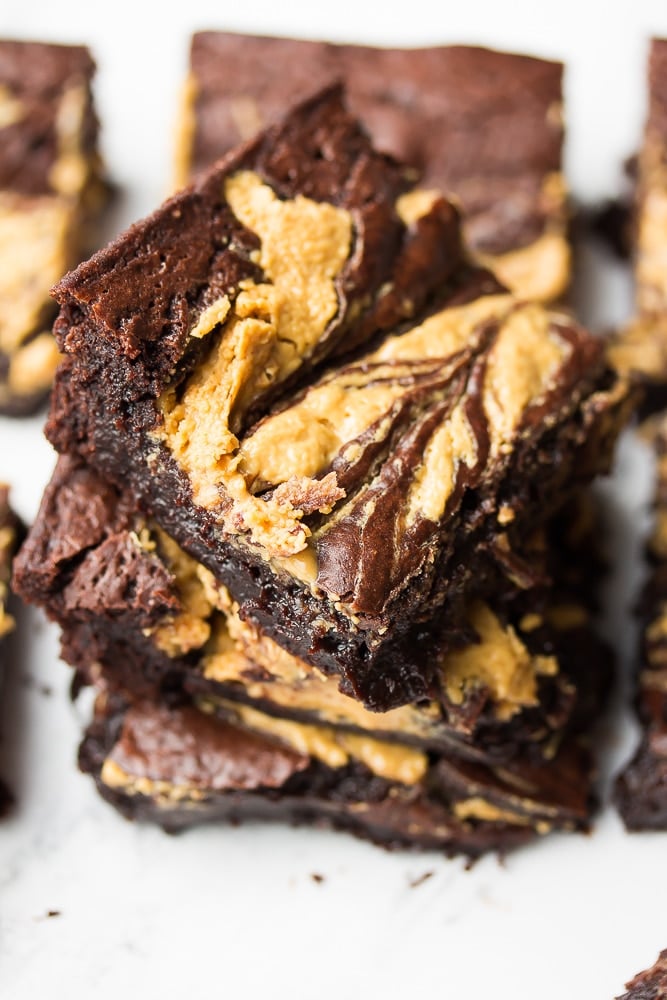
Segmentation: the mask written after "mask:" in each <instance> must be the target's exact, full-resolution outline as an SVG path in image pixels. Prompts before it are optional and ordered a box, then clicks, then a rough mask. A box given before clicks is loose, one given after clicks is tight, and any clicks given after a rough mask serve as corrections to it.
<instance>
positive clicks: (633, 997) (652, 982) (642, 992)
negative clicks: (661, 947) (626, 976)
mask: <svg viewBox="0 0 667 1000" xmlns="http://www.w3.org/2000/svg"><path fill="white" fill-rule="evenodd" d="M625 988H626V990H627V993H624V994H623V996H621V997H618V1000H663V998H664V997H667V951H661V952H660V955H659V957H658V960H657V961H656V962H655V964H654V965H652V966H651V968H650V969H646V970H645V971H644V972H640V973H638V975H636V976H635V977H634V979H631V980H630V982H629V983H626V984H625Z"/></svg>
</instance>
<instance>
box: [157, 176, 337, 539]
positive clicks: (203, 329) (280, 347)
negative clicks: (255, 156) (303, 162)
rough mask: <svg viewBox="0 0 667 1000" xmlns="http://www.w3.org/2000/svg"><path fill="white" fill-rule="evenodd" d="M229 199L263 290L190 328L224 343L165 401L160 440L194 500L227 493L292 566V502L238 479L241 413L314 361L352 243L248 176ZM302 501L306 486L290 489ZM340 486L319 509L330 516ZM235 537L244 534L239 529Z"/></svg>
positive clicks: (303, 201) (317, 215)
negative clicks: (251, 240)
mask: <svg viewBox="0 0 667 1000" xmlns="http://www.w3.org/2000/svg"><path fill="white" fill-rule="evenodd" d="M225 197H226V199H227V201H228V203H229V205H230V207H231V209H232V211H233V212H234V214H235V215H236V217H237V218H238V219H239V221H240V222H242V223H243V224H244V225H245V226H247V227H248V228H249V229H250V230H252V231H253V232H255V233H256V234H257V235H258V236H259V237H260V240H261V247H260V249H259V251H258V252H257V263H258V264H259V265H260V267H261V268H262V270H263V272H264V274H265V276H266V281H265V282H263V283H262V284H255V283H254V282H252V281H244V282H242V283H241V285H240V291H239V294H238V296H237V297H236V299H235V301H234V303H233V305H232V306H231V307H230V305H229V303H228V301H227V300H226V299H224V300H220V301H219V302H218V303H214V306H213V307H209V310H208V311H207V313H206V314H205V316H204V317H203V318H202V317H200V319H199V321H198V323H197V324H196V326H195V327H194V329H193V331H192V332H193V335H194V336H196V337H202V336H205V335H206V334H207V333H208V332H210V331H211V330H213V329H218V328H220V335H219V341H218V342H217V344H216V345H215V347H214V349H213V350H212V351H211V353H210V355H209V357H208V358H207V360H206V361H205V362H204V363H203V364H202V365H201V366H200V367H199V369H198V370H197V371H196V372H195V373H194V375H193V376H192V378H191V379H190V381H189V383H188V385H187V388H186V390H185V392H184V394H183V396H182V397H181V398H180V399H179V400H177V399H176V397H175V395H174V394H173V393H167V394H165V396H164V397H163V399H162V401H161V409H162V413H163V416H164V431H163V438H164V440H165V441H166V442H167V444H168V445H169V447H170V449H171V450H172V452H173V454H174V457H175V458H176V459H177V461H178V462H179V464H180V465H181V467H182V468H183V469H185V471H186V472H187V473H188V475H189V477H190V481H191V483H192V486H193V491H194V494H195V499H196V500H197V502H198V503H200V504H202V505H203V506H209V507H214V506H216V505H217V504H218V503H219V493H218V486H220V485H224V487H225V490H226V492H227V493H228V494H229V495H230V496H231V497H232V499H233V501H234V523H230V524H229V525H228V526H227V527H228V528H229V530H234V524H239V523H240V524H242V526H243V528H244V529H245V530H248V531H249V532H250V533H251V535H252V537H253V539H254V541H255V542H256V543H257V544H259V545H261V546H264V547H265V548H266V549H267V550H268V551H269V552H271V553H272V554H274V555H276V556H278V557H286V556H291V555H293V554H295V553H298V552H300V551H301V550H302V549H303V548H304V547H305V545H306V542H307V538H308V534H309V533H308V531H307V529H306V528H305V526H304V525H302V524H301V517H302V511H301V510H300V508H299V507H298V506H295V505H294V504H292V503H291V501H290V498H285V497H283V496H279V497H277V498H274V499H271V500H268V501H267V500H260V499H256V498H255V497H254V496H253V495H252V494H251V493H250V491H249V489H248V484H247V482H246V479H245V477H244V475H243V474H242V473H241V472H240V471H238V470H239V464H240V462H241V456H240V455H239V454H238V446H239V442H238V439H237V437H236V432H237V431H238V430H239V427H240V423H241V420H242V417H243V414H244V413H245V412H246V410H247V408H248V406H249V405H250V404H251V403H252V402H253V401H254V399H255V398H256V397H257V395H258V394H260V393H261V392H263V391H265V390H266V389H268V388H269V387H270V386H271V385H274V384H277V383H279V382H282V381H284V380H285V379H286V378H288V377H289V376H290V375H291V374H292V373H293V372H294V371H295V370H296V369H297V368H298V367H299V365H300V364H301V362H302V360H303V358H304V356H308V355H309V354H310V353H311V352H312V350H313V349H314V347H315V346H316V345H317V343H318V342H319V340H320V339H321V337H322V335H323V334H324V332H325V330H326V328H327V326H328V325H329V323H330V322H331V321H332V320H333V319H334V318H335V315H336V313H337V310H338V296H337V292H336V286H335V282H336V278H337V277H338V275H339V273H340V272H341V270H342V268H343V266H344V264H345V262H346V260H347V258H348V255H349V253H350V247H351V243H352V220H351V216H350V214H349V212H346V211H344V210H342V209H339V208H336V207H335V206H333V205H330V204H329V203H327V202H315V201H312V200H311V199H309V198H305V197H304V196H302V195H298V196H297V197H296V198H294V199H292V200H286V201H281V200H280V199H279V198H277V197H276V195H275V194H274V192H273V191H272V189H271V188H270V187H269V186H268V185H266V184H263V183H262V181H261V180H260V178H259V177H258V176H257V175H256V174H254V173H252V172H250V171H242V172H239V173H237V174H235V175H234V176H232V177H230V178H228V179H227V181H226V183H225ZM294 486H295V490H296V492H297V493H298V492H299V488H300V483H299V482H297V483H295V484H294ZM328 486H331V487H332V488H335V479H334V480H330V481H329V483H328V484H326V486H325V487H323V488H322V499H321V502H320V503H319V505H316V508H315V509H318V510H321V511H323V512H327V511H328V510H330V509H331V500H330V499H329V496H330V490H329V489H328V488H327V487H328ZM237 530H238V529H237Z"/></svg>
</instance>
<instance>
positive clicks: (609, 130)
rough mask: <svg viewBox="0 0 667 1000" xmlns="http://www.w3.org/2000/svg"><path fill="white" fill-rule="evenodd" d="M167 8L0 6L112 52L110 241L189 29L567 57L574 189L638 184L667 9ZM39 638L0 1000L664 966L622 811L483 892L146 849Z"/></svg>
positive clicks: (621, 745)
mask: <svg viewBox="0 0 667 1000" xmlns="http://www.w3.org/2000/svg"><path fill="white" fill-rule="evenodd" d="M170 6H171V5H168V4H167V3H164V2H162V3H147V2H144V3H142V2H141V0H135V2H134V3H131V2H129V0H116V2H114V3H111V4H96V3H94V2H88V3H85V4H84V3H75V2H73V0H71V2H68V0H60V2H59V3H55V2H31V0H24V2H22V3H21V2H18V0H11V2H10V0H0V36H4V37H16V38H33V39H40V40H48V39H54V40H62V41H67V42H85V43H87V44H89V45H91V47H92V49H93V51H94V54H95V56H96V58H97V61H98V65H99V77H98V85H97V98H98V107H99V111H100V116H101V118H102V122H103V130H104V131H103V143H104V151H105V155H106V159H107V163H108V167H109V171H110V173H111V175H112V176H113V177H114V179H115V180H116V181H117V182H118V183H119V184H120V185H121V186H122V187H123V189H124V198H123V199H122V200H121V201H120V202H119V205H118V208H117V210H116V212H115V215H114V218H113V220H112V221H111V222H110V227H109V232H108V235H109V236H111V235H113V230H114V228H120V227H123V226H125V225H126V224H127V223H129V222H130V221H132V219H133V218H136V217H137V216H139V215H141V214H144V213H146V212H147V211H149V210H150V209H152V208H153V207H154V206H155V205H156V204H157V203H158V202H159V200H160V199H161V197H162V195H163V194H164V193H165V192H166V191H167V189H168V187H169V180H170V176H171V156H172V146H173V123H174V111H175V105H176V98H177V92H178V88H179V85H180V82H181V80H182V78H183V74H184V72H185V69H186V64H187V47H188V38H189V35H190V33H191V32H192V31H194V30H197V29H203V28H228V29H236V30H240V31H248V32H253V31H255V32H261V33H267V34H270V33H272V32H273V33H282V34H294V35H303V36H306V37H326V38H329V39H331V40H341V41H345V40H347V41H365V42H370V43H373V42H377V43H388V44H395V45H401V44H403V45H406V44H435V43H441V42H482V43H485V44H490V45H495V46H497V47H499V48H503V47H504V48H510V49H515V50H517V51H521V50H523V51H527V52H533V53H535V54H540V55H546V56H551V57H556V58H563V59H565V60H566V61H567V63H568V75H567V91H566V92H567V101H568V113H567V117H568V126H569V140H568V146H567V168H568V174H569V177H570V181H571V184H572V187H573V190H574V193H575V195H576V196H577V197H578V198H579V199H582V200H588V201H590V200H595V199H598V198H600V197H602V196H605V195H608V194H611V193H613V192H614V191H615V190H616V187H617V184H618V179H619V172H620V162H621V160H622V159H623V158H624V157H625V156H627V155H628V154H629V153H630V152H632V150H633V149H634V148H635V147H636V145H637V142H638V139H639V135H640V130H641V124H642V119H643V115H644V107H645V95H644V59H645V56H646V48H647V39H648V37H649V36H650V35H651V34H662V35H665V36H667V4H665V3H664V2H649V0H644V2H635V3H633V4H630V3H622V2H619V0H615V2H614V0H607V2H601V0H579V2H578V3H575V2H560V3H558V2H556V3H553V4H550V5H547V4H541V3H538V2H536V0H532V2H529V0H514V2H513V3H503V4H501V3H499V2H494V0H489V2H487V3H481V2H477V3H475V2H471V0H468V2H465V3H460V2H459V3H456V4H451V3H449V4H448V3H446V2H440V3H439V4H435V3H433V4H430V3H427V2H424V0H411V2H410V3H408V4H404V5H400V6H399V5H398V4H390V3H383V4H379V3H366V4H365V5H362V4H361V3H360V2H359V0H357V2H356V3H351V2H339V3H337V4H335V5H334V4H331V5H327V4H323V3H319V4H318V3H316V2H311V3H301V2H299V3H296V2H294V3H283V4H278V3H275V2H273V3H267V2H264V0H252V2H251V3H250V2H249V3H246V4H238V5H236V6H235V7H234V8H232V6H231V5H229V4H226V5H225V4H222V3H212V2H211V3H206V2H203V0H185V2H184V3H181V4H180V5H178V6H174V7H173V8H172V10H169V7H170ZM577 284H578V288H579V301H580V304H581V309H582V312H583V313H584V316H585V319H586V320H587V321H589V322H591V323H593V324H594V325H596V326H601V325H606V324H610V323H613V322H614V321H620V320H622V319H623V318H625V317H626V316H627V315H628V312H629V310H630V295H629V283H628V281H627V277H625V276H624V275H623V273H622V269H620V268H619V267H618V266H615V265H612V264H611V263H610V262H609V261H608V260H607V261H606V260H605V259H604V258H603V257H601V256H600V255H598V254H596V253H594V252H591V251H587V252H586V253H585V254H584V256H583V258H582V261H581V264H580V272H579V278H578V283H577ZM41 423H42V418H41V417H39V418H35V419H31V420H27V421H23V422H18V421H14V422H12V421H8V420H1V419H0V479H7V480H9V481H11V482H12V483H13V484H14V487H15V489H14V496H15V501H16V504H17V506H18V508H19V509H20V511H21V513H22V514H23V515H24V516H25V517H26V518H31V517H33V516H34V514H35V512H36V509H37V504H38V501H39V495H40V492H41V489H42V488H43V486H44V484H45V482H46V481H47V479H48V476H49V474H50V470H51V468H52V465H53V456H52V454H51V452H50V450H49V448H48V446H47V445H46V443H45V441H44V440H43V439H42V437H41ZM650 476H651V467H650V461H649V459H648V457H647V455H646V453H644V452H642V450H641V447H640V446H638V445H637V444H636V443H634V442H633V441H632V440H631V439H630V438H626V439H625V441H624V442H623V445H622V448H621V451H620V456H619V462H618V467H617V471H616V474H615V477H614V479H613V480H612V482H611V483H610V484H608V485H607V487H606V488H605V492H606V494H607V496H608V499H609V501H610V504H611V506H612V508H613V511H614V518H613V532H612V541H613V548H614V558H615V561H616V569H615V573H614V577H613V580H612V586H611V587H610V592H609V602H608V609H607V619H608V623H609V628H610V631H611V634H612V635H613V637H614V639H615V641H616V644H617V646H618V648H619V650H620V652H621V654H622V658H623V660H624V663H625V667H626V670H627V667H628V664H629V662H630V657H631V654H632V650H633V644H634V641H635V636H634V633H633V630H632V622H631V619H630V616H629V615H628V607H629V604H630V602H631V600H632V593H633V589H634V588H636V586H637V583H638V580H639V577H640V574H641V567H640V563H639V558H638V552H639V540H640V536H641V533H642V531H643V530H645V528H646V524H647V514H646V498H647V497H648V495H649V492H650ZM22 625H23V626H24V627H23V629H22V634H21V637H20V644H17V648H16V650H15V656H14V662H13V671H12V674H11V676H10V678H9V683H8V685H7V687H6V690H5V696H4V704H3V715H4V722H3V724H4V740H3V744H2V747H0V751H1V757H0V761H1V770H2V772H3V773H4V774H5V775H6V776H7V777H8V778H9V779H10V781H11V784H12V786H13V788H14V790H15V792H16V794H17V796H18V799H19V803H18V808H17V811H16V813H15V815H14V817H13V818H12V819H11V820H9V821H8V822H5V823H4V824H2V826H0V995H1V996H2V997H11V998H12V1000H13V998H18V1000H23V998H26V1000H27V998H36V997H41V996H44V995H48V996H51V997H68V998H72V1000H79V998H86V1000H90V998H100V1000H103V998H114V1000H115V998H117V997H119V996H120V997H122V996H123V994H125V995H126V996H128V997H132V998H134V997H136V998H141V997H149V998H152V997H161V998H162V997H164V998H171V997H183V996H186V995H188V996H191V997H193V998H194V997H200V996H201V997H203V996H213V997H223V996H234V997H236V996H241V997H259V996H262V997H264V996H273V997H276V998H278V1000H280V998H283V997H289V998H290V1000H311V998H314V997H318V998H322V1000H328V998H334V997H335V998H343V1000H346V998H357V997H361V996H362V995H368V996H383V997H387V998H393V997H403V996H410V997H416V998H417V997H419V998H420V997H427V996H429V997H430V996H436V997H440V996H442V997H466V998H467V997H470V998H478V997H479V998H481V997H491V996H493V997H494V998H500V1000H502V998H506V997H507V998H509V997H512V998H513V1000H516V998H519V1000H524V998H525V1000H529V998H530V1000H532V998H533V997H540V1000H556V998H557V1000H562V998H563V997H567V998H568V1000H609V998H610V997H612V996H615V995H617V994H618V993H620V992H622V987H623V983H624V981H625V980H626V979H628V978H629V977H630V976H631V975H632V974H634V973H635V972H637V971H638V970H639V969H641V968H643V967H645V966H647V965H649V964H650V963H652V962H653V960H654V959H655V957H656V955H657V953H658V951H659V950H660V948H663V947H667V916H666V913H665V910H666V907H665V903H664V901H665V899H666V898H667V863H666V862H667V834H665V835H652V836H651V835H642V836H640V835H634V836H632V837H631V836H628V835H627V834H625V833H624V832H623V830H622V827H621V824H620V822H619V820H618V818H617V816H616V815H615V813H614V812H613V810H612V809H611V808H610V807H609V806H606V807H605V809H604V810H603V812H602V814H601V816H600V818H599V820H598V822H597V823H596V829H595V832H594V834H593V835H592V836H591V837H588V838H587V837H574V836H570V837H568V836H564V835H563V836H553V837H550V838H548V839H546V840H545V841H542V842H540V843H538V844H536V845H534V846H532V847H529V848H527V849H523V850H522V851H520V852H518V853H516V854H514V855H512V856H511V857H510V858H509V859H508V860H507V861H506V862H505V863H504V864H500V863H499V862H498V861H497V860H496V859H494V858H489V859H486V860H484V861H482V862H480V863H479V864H478V865H477V866H475V867H474V868H473V869H472V871H465V870H464V866H463V864H462V863H461V862H460V861H445V860H443V859H441V858H440V857H439V856H437V855H409V854H407V855H406V854H395V855H391V854H386V853H384V852H383V851H381V850H378V849H376V848H373V847H371V846H368V845H366V844H363V843H360V842H357V841H355V840H353V839H352V838H349V837H346V836H344V835H335V834H328V833H323V832H317V831H310V830H300V831H294V830H291V829H287V828H282V827H265V826H246V827H243V828H240V829H229V828H215V827H211V828H206V829H200V830H195V831H192V832H190V833H187V834H185V835H183V836H180V837H178V838H169V837H167V836H165V835H164V834H162V833H161V832H160V831H159V830H156V829H153V828H147V827H144V828H142V827H140V826H134V825H131V824H128V823H126V822H125V821H123V820H122V819H121V818H120V817H119V816H117V815H116V814H115V813H114V812H113V811H112V810H111V809H110V808H109V807H107V806H106V805H105V804H104V803H102V802H101V800H99V799H98V798H97V796H96V795H95V793H94V791H93V787H92V783H91V782H90V780H89V779H88V778H85V777H83V776H81V775H79V774H78V772H77V771H76V768H75V764H74V761H75V753H76V745H77V742H78V738H79V733H80V729H81V725H82V723H83V719H84V717H85V712H84V709H83V707H82V706H72V705H71V704H70V702H69V701H68V699H67V694H66V692H67V685H68V681H69V672H68V670H67V669H66V667H64V666H63V665H62V664H61V663H59V662H58V654H57V636H56V634H55V630H53V629H52V628H51V627H49V626H47V625H46V624H45V623H44V621H43V620H42V619H41V617H40V616H39V615H37V614H36V613H33V612H31V613H27V614H26V615H25V616H24V617H23V619H22ZM620 718H621V717H620V716H619V713H618V712H616V713H615V716H614V718H613V719H611V720H610V721H609V723H608V724H607V726H606V730H605V733H604V734H603V740H602V742H603V745H604V748H605V752H606V763H605V772H606V773H607V774H608V773H609V772H611V771H613V770H615V769H616V768H617V767H618V765H619V763H620V762H621V761H622V760H624V759H625V758H626V757H627V755H628V752H629V750H630V749H631V746H632V744H633V740H634V739H635V729H634V725H633V723H632V722H631V721H630V719H629V717H628V714H627V713H625V715H623V717H622V724H621V725H619V719H620ZM427 872H429V873H432V874H431V876H430V877H429V878H428V880H426V881H425V882H423V883H422V884H420V885H419V886H416V887H411V882H413V881H414V880H416V879H417V878H419V876H421V875H423V874H425V873H427ZM313 874H318V875H322V876H324V881H322V882H319V883H318V882H316V881H314V880H313V878H312V875H313ZM49 911H58V913H59V915H58V916H52V917H49V916H47V914H48V912H49Z"/></svg>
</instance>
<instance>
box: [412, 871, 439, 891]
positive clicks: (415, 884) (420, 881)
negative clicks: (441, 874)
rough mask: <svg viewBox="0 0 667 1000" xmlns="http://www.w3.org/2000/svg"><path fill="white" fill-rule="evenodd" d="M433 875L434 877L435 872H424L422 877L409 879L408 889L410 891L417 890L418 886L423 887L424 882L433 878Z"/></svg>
mask: <svg viewBox="0 0 667 1000" xmlns="http://www.w3.org/2000/svg"><path fill="white" fill-rule="evenodd" d="M434 875H435V872H424V874H423V875H419V876H418V877H417V878H413V879H411V880H410V888H411V889H417V888H419V886H420V885H423V884H424V882H428V880H429V879H430V878H433V876H434Z"/></svg>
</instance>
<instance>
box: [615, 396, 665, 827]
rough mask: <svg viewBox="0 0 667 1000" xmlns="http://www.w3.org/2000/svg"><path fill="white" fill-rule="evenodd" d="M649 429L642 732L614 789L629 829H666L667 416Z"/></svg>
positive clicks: (641, 655)
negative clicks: (651, 466)
mask: <svg viewBox="0 0 667 1000" xmlns="http://www.w3.org/2000/svg"><path fill="white" fill-rule="evenodd" d="M652 433H653V442H654V445H655V451H656V464H657V481H656V489H655V524H654V528H653V531H652V533H651V535H650V537H649V540H648V543H647V555H648V559H649V564H650V573H649V577H648V580H647V582H646V584H645V586H644V590H643V593H642V596H641V599H640V601H639V605H638V612H639V620H640V650H639V663H638V669H637V679H636V685H637V691H636V707H637V713H638V717H639V721H640V724H641V727H642V735H641V738H640V741H639V745H638V747H637V749H636V751H635V753H634V756H633V757H632V760H631V761H630V762H629V764H628V765H627V766H626V768H625V769H624V770H623V772H622V773H621V774H620V775H619V777H618V779H617V781H616V791H615V794H616V803H617V805H618V808H619V810H620V812H621V815H622V817H623V820H624V822H625V825H626V827H627V828H628V829H629V830H648V829H654V830H667V416H665V415H664V414H663V415H662V416H661V417H660V418H659V419H658V418H656V419H655V420H654V422H653V426H652Z"/></svg>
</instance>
